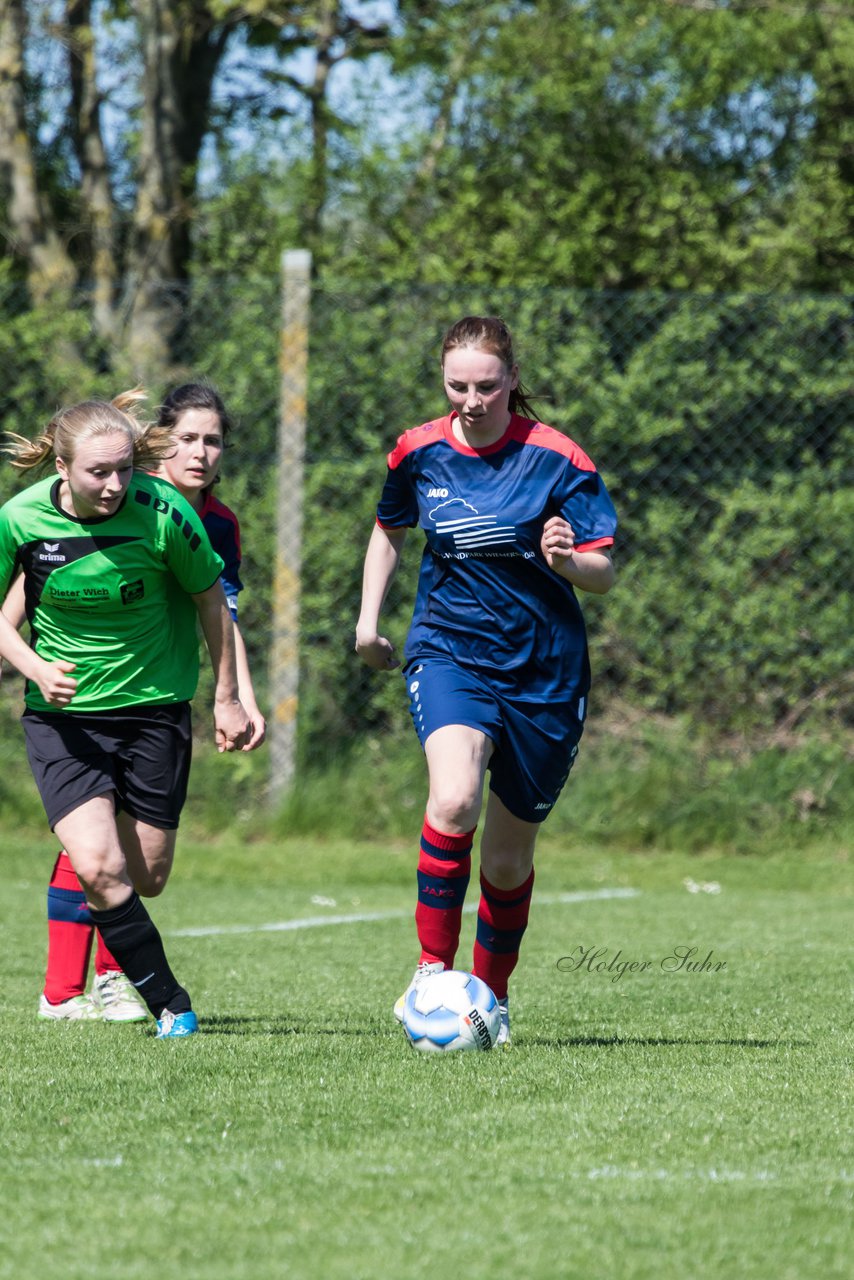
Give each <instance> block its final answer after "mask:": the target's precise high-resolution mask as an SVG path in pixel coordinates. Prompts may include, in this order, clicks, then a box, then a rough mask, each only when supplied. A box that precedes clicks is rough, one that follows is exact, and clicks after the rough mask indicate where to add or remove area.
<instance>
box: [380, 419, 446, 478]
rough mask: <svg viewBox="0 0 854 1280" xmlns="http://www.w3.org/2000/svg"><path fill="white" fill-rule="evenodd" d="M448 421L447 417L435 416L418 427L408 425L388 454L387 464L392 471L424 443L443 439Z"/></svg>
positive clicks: (433, 442)
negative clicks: (431, 420) (433, 419)
mask: <svg viewBox="0 0 854 1280" xmlns="http://www.w3.org/2000/svg"><path fill="white" fill-rule="evenodd" d="M448 421H449V418H448V417H446V418H437V419H436V421H435V422H424V423H422V424H421V426H420V427H410V429H409V430H408V431H404V433H403V435H402V436H398V438H397V444H396V445H395V446H394V448H393V449H392V451H391V453H390V454H389V455H388V465H389V467H390V468H391V469H392V471H394V469H395V467H399V466H400V464H401V462H402V461H403V459H404V458H405V457H406V456H407V454H410V453H414V451H415V450H416V449H421V448H423V447H424V445H425V444H435V443H436V441H437V440H444V438H445V431H446V430H447V426H448Z"/></svg>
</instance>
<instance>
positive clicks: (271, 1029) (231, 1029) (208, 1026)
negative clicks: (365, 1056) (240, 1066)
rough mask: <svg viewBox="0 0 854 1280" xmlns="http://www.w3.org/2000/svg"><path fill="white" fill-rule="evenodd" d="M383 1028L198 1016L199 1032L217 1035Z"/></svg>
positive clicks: (367, 1032) (378, 1030) (366, 1032)
mask: <svg viewBox="0 0 854 1280" xmlns="http://www.w3.org/2000/svg"><path fill="white" fill-rule="evenodd" d="M385 1030H386V1028H385V1027H380V1026H378V1025H373V1026H371V1025H366V1026H361V1027H357V1026H349V1027H348V1026H342V1025H336V1026H329V1025H328V1024H327V1025H325V1026H324V1025H321V1024H319V1023H311V1022H289V1021H288V1020H287V1019H285V1018H269V1017H266V1018H265V1017H263V1016H261V1015H258V1016H250V1017H245V1016H242V1015H237V1014H221V1015H217V1014H214V1015H212V1016H211V1017H208V1016H203V1017H202V1018H200V1020H199V1031H200V1032H201V1033H202V1035H204V1034H207V1035H217V1036H237V1035H263V1036H299V1035H303V1036H376V1035H383V1034H384V1032H385ZM389 1030H390V1031H391V1030H392V1029H391V1028H389Z"/></svg>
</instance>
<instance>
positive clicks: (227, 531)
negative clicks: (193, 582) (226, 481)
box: [202, 501, 243, 622]
mask: <svg viewBox="0 0 854 1280" xmlns="http://www.w3.org/2000/svg"><path fill="white" fill-rule="evenodd" d="M202 524H203V525H204V526H205V530H206V532H207V535H208V537H209V538H210V541H211V546H212V547H213V549H214V551H215V552H216V553H217V555H219V556H220V557H221V558H222V562H223V569H222V573H221V574H220V581H221V582H222V586H223V590H224V591H225V598H226V600H227V601H228V609H229V612H230V614H231V616H232V618H233V619H234V621H235V622H237V597H238V595H239V594H240V592H241V591H242V590H243V583H242V581H241V579H240V564H241V560H242V553H241V547H240V525H239V524H238V521H237V516H236V515H235V514H234V512H233V511H232V510H231V508H230V507H226V506H224V505H223V504H222V503H221V502H216V501H214V502H212V503H211V505H210V508H209V509H206V510H205V511H203V512H202Z"/></svg>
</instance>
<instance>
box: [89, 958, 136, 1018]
mask: <svg viewBox="0 0 854 1280" xmlns="http://www.w3.org/2000/svg"><path fill="white" fill-rule="evenodd" d="M92 1003H93V1004H94V1005H95V1006H96V1007H97V1008H98V1009H100V1011H101V1017H102V1018H103V1019H104V1021H105V1022H145V1020H146V1019H147V1017H148V1006H147V1005H146V1004H145V1002H144V1001H143V1000H142V998H141V996H140V995H139V994H138V992H137V990H136V988H135V987H134V985H133V983H132V982H131V980H130V978H128V977H127V975H126V974H124V973H120V972H118V971H117V970H111V971H110V972H109V973H99V974H98V975H97V977H96V978H95V981H94V983H93V986H92Z"/></svg>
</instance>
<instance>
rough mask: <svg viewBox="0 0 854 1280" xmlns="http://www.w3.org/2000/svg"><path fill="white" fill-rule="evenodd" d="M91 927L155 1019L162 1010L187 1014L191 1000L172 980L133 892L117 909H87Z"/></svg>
mask: <svg viewBox="0 0 854 1280" xmlns="http://www.w3.org/2000/svg"><path fill="white" fill-rule="evenodd" d="M90 914H91V916H92V923H93V924H94V925H95V926H96V927H97V929H98V931H99V932H100V934H101V937H102V938H103V939H104V945H105V946H106V947H107V948H108V950H110V951H111V952H112V953H113V955H114V956H115V958H116V960H118V962H119V964H120V965H121V967H122V969H123V970H124V972H125V973H126V974H127V976H128V978H129V979H130V981H131V982H132V983H133V985H134V986H135V987H136V989H137V991H138V992H139V994H140V995H141V996H142V998H143V1000H144V1001H145V1003H146V1004H147V1005H148V1007H149V1009H150V1010H151V1012H152V1013H153V1014H154V1016H155V1018H159V1017H161V1016H162V1014H163V1011H164V1009H169V1010H170V1012H171V1013H186V1012H187V1010H188V1009H191V1008H192V1005H191V1004H190V997H189V996H188V995H187V992H186V991H185V990H184V988H183V987H182V986H179V985H178V983H177V982H176V980H175V975H174V974H173V972H172V970H171V969H170V968H169V962H168V960H167V959H166V952H165V951H164V950H163V943H162V941H161V939H160V934H159V933H158V932H157V929H156V927H155V925H154V921H153V920H152V919H151V916H150V915H149V914H148V912H147V911H146V909H145V907H144V906H143V904H142V902H141V901H140V899H139V897H138V895H137V894H136V893H135V892H134V893H131V896H130V897H129V898H128V900H127V902H123V903H122V904H121V906H120V907H112V908H111V909H110V910H109V911H95V910H93V909H92V908H90Z"/></svg>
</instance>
